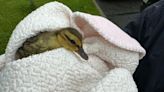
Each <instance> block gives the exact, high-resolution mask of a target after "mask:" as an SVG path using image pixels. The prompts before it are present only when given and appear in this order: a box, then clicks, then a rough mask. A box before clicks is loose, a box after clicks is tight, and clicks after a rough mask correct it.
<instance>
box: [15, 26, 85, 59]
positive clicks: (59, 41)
mask: <svg viewBox="0 0 164 92" xmlns="http://www.w3.org/2000/svg"><path fill="white" fill-rule="evenodd" d="M62 47H64V48H65V49H67V50H69V51H72V52H76V53H78V54H79V55H80V56H81V57H82V58H83V59H85V60H88V55H87V54H86V53H85V52H84V50H83V46H82V35H81V34H80V33H79V32H78V31H77V30H76V29H74V28H70V27H68V28H63V29H60V30H57V31H51V32H48V31H45V32H41V33H39V34H38V35H36V36H34V37H31V38H28V39H27V40H26V41H25V42H24V43H23V45H22V47H20V48H19V49H18V50H17V51H16V55H15V59H21V58H24V57H28V56H30V55H34V54H38V53H42V52H45V51H49V50H52V49H57V48H62Z"/></svg>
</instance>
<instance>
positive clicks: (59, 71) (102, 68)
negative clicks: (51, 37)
mask: <svg viewBox="0 0 164 92" xmlns="http://www.w3.org/2000/svg"><path fill="white" fill-rule="evenodd" d="M65 27H72V28H75V29H77V30H78V31H79V32H80V33H81V34H82V35H83V37H84V41H83V42H84V44H83V45H84V46H83V47H84V50H85V52H86V53H87V54H88V56H89V60H88V61H85V60H83V59H81V58H80V57H79V56H77V55H75V54H74V53H73V52H70V51H68V50H66V49H64V48H58V49H54V50H51V51H46V52H43V53H40V54H36V55H32V56H29V57H26V58H22V59H18V60H15V53H16V51H17V49H18V48H19V47H21V45H22V44H23V42H24V41H25V40H26V39H27V38H30V37H32V36H35V35H36V34H37V33H39V32H42V31H44V30H45V29H47V30H49V31H55V30H59V29H61V28H65ZM144 55H145V50H144V49H143V48H142V47H141V45H140V44H139V43H138V42H137V41H136V40H134V39H133V38H131V37H130V36H128V35H127V34H126V33H124V32H123V31H122V30H121V29H120V28H119V27H117V26H116V25H115V24H113V23H112V22H110V21H109V20H107V19H106V18H103V17H101V16H95V15H90V14H86V13H82V12H72V11H71V10H70V9H69V8H68V7H67V6H65V5H63V4H61V3H59V2H51V3H48V4H45V5H43V6H41V7H40V8H38V9H37V10H35V11H33V12H32V13H31V14H29V15H28V16H27V17H25V18H24V19H23V20H22V21H21V22H20V23H19V24H18V25H17V26H16V28H15V29H14V31H13V33H12V35H11V37H10V40H9V42H8V45H7V47H6V51H5V53H4V54H3V55H1V56H0V81H1V82H0V92H11V91H12V92H137V87H136V84H135V82H134V81H133V78H132V74H133V73H134V71H135V69H136V67H137V65H138V63H139V59H141V58H142V57H143V56H144Z"/></svg>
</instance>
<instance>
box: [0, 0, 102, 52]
mask: <svg viewBox="0 0 164 92" xmlns="http://www.w3.org/2000/svg"><path fill="white" fill-rule="evenodd" d="M52 1H54V0H34V3H35V6H36V7H39V6H41V5H44V4H45V3H48V2H52ZM56 1H59V2H62V3H64V4H65V5H67V6H68V7H70V8H71V9H72V11H81V12H86V13H90V14H95V15H100V13H99V12H98V10H97V9H96V7H95V5H94V4H93V1H92V0H56ZM0 9H1V10H0V54H2V53H4V51H5V48H6V45H7V43H8V40H9V37H10V35H11V33H12V31H13V30H14V28H15V26H16V25H17V24H18V23H19V22H20V21H21V20H22V19H23V18H24V17H25V16H27V14H29V13H30V12H31V11H32V8H31V7H30V3H29V0H0Z"/></svg>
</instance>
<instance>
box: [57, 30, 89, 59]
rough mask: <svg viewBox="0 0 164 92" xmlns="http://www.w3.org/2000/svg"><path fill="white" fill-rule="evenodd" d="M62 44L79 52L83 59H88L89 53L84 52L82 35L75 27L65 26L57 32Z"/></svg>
mask: <svg viewBox="0 0 164 92" xmlns="http://www.w3.org/2000/svg"><path fill="white" fill-rule="evenodd" d="M57 39H58V41H59V43H60V45H61V46H62V47H64V48H66V49H68V50H70V51H72V52H76V53H78V54H79V55H80V56H81V57H82V58H83V59H85V60H88V55H87V54H86V53H85V52H84V49H83V46H82V45H83V44H82V35H81V34H80V33H79V32H78V31H77V30H76V29H73V28H64V29H62V31H59V32H58V34H57Z"/></svg>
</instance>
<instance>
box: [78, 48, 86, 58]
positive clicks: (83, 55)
mask: <svg viewBox="0 0 164 92" xmlns="http://www.w3.org/2000/svg"><path fill="white" fill-rule="evenodd" d="M77 53H78V54H79V55H80V56H81V57H82V58H83V59H85V60H88V55H87V54H86V53H85V52H84V49H83V48H79V50H78V51H77Z"/></svg>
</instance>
